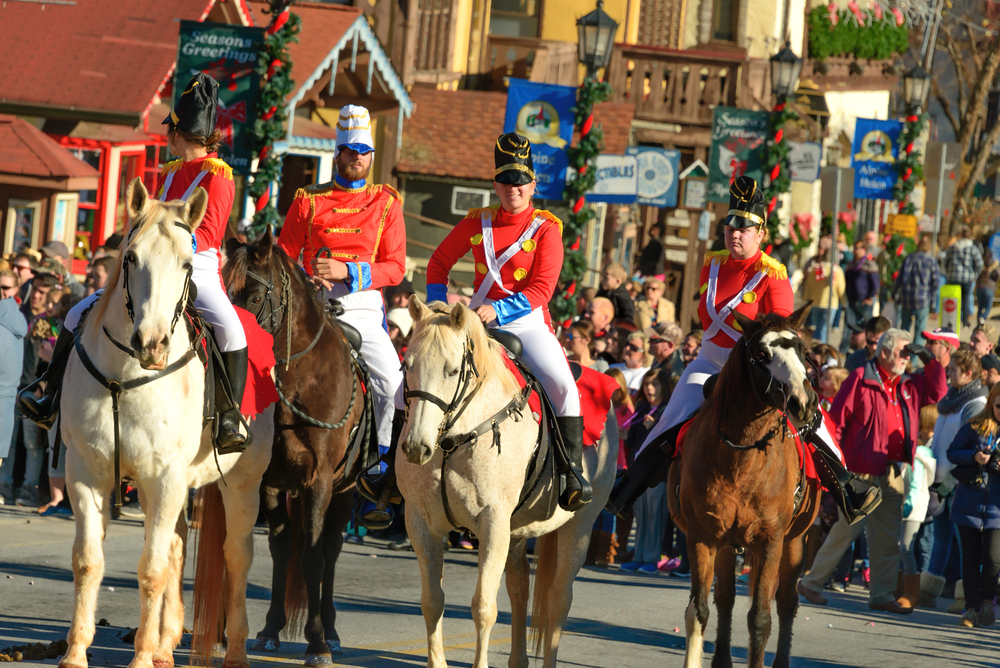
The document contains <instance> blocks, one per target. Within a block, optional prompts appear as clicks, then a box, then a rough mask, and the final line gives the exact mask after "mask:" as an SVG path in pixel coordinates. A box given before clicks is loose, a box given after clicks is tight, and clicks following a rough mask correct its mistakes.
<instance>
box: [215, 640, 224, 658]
mask: <svg viewBox="0 0 1000 668" xmlns="http://www.w3.org/2000/svg"><path fill="white" fill-rule="evenodd" d="M225 656H226V646H225V645H223V644H222V643H221V642H217V643H215V644H214V645H213V646H212V658H215V659H222V658H224V657H225Z"/></svg>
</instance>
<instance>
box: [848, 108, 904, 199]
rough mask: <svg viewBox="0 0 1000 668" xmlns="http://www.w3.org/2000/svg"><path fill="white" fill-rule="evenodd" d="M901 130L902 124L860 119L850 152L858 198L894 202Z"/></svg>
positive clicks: (855, 127)
mask: <svg viewBox="0 0 1000 668" xmlns="http://www.w3.org/2000/svg"><path fill="white" fill-rule="evenodd" d="M902 129H903V124H902V123H900V122H899V121H880V120H876V119H870V118H859V119H858V121H857V124H856V125H855V126H854V146H853V148H852V149H851V167H853V168H854V197H855V198H856V199H894V196H893V192H892V190H893V187H894V186H895V185H896V177H897V176H898V174H897V172H896V158H897V156H898V155H899V147H898V146H896V144H897V140H898V139H899V133H900V132H901V131H902Z"/></svg>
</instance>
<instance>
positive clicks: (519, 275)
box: [514, 267, 528, 281]
mask: <svg viewBox="0 0 1000 668" xmlns="http://www.w3.org/2000/svg"><path fill="white" fill-rule="evenodd" d="M527 275H528V271H527V270H526V269H524V268H523V267H522V268H521V269H518V270H517V271H515V272H514V280H515V281H523V280H524V277H525V276H527Z"/></svg>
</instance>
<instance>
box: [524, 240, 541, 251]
mask: <svg viewBox="0 0 1000 668" xmlns="http://www.w3.org/2000/svg"><path fill="white" fill-rule="evenodd" d="M537 245H538V244H537V243H535V240H534V239H528V240H527V241H525V242H524V243H523V244H521V249H522V250H523V251H524V252H525V253H530V252H531V251H533V250H535V247H536V246H537Z"/></svg>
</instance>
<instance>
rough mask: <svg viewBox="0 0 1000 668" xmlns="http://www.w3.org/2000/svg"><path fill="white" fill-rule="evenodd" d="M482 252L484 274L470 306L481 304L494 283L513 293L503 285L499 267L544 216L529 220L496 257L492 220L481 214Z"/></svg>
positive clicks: (517, 248) (542, 221) (515, 250)
mask: <svg viewBox="0 0 1000 668" xmlns="http://www.w3.org/2000/svg"><path fill="white" fill-rule="evenodd" d="M482 220H483V254H484V255H485V256H486V269H487V272H486V275H485V276H483V282H482V283H480V284H479V289H478V290H476V293H475V294H474V295H472V300H471V301H470V304H469V306H471V307H472V308H478V307H479V306H482V305H483V302H485V301H486V295H488V294H489V292H490V289H491V288H492V287H493V285H494V284H496V285H499V286H500V289H501V290H503V291H504V292H506V293H507V294H508V295H512V294H514V293H513V292H511V291H510V290H508V289H507V288H505V287H504V285H503V277H502V276H500V269H501V268H502V267H503V266H504V265H505V264H507V262H508V261H509V260H510V259H511V258H512V257H514V256H515V255H516V254H517V252H518V251H519V250H521V246H522V244H524V242H525V241H527V240H528V239H530V238H531V237H533V236H534V235H535V232H537V231H538V228H539V227H541V226H542V223H544V222H545V218H543V217H542V216H535V219H534V220H533V221H531V225H529V226H528V229H526V230H525V231H524V234H522V235H521V236H520V237H519V238H518V240H517V241H515V242H514V243H513V244H511V245H510V246H508V247H507V250H505V251H504V252H503V254H502V255H501V256H500V257H499V258H498V257H497V256H496V251H495V250H494V248H493V221H492V219H491V218H490V215H489V214H484V215H483V219H482Z"/></svg>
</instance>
